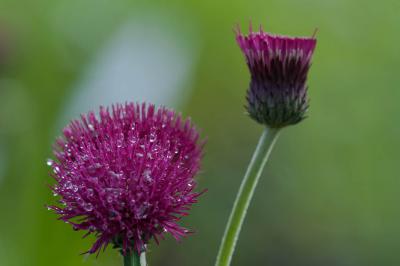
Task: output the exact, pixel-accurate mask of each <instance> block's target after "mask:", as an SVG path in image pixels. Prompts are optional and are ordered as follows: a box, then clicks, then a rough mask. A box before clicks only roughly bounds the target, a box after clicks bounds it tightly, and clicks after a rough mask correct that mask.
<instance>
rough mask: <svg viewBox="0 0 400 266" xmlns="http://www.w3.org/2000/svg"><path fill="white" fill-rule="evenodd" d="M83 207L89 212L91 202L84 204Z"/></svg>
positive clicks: (91, 209)
mask: <svg viewBox="0 0 400 266" xmlns="http://www.w3.org/2000/svg"><path fill="white" fill-rule="evenodd" d="M84 209H85V211H88V212H91V211H93V205H92V204H91V203H87V204H86V205H85V206H84Z"/></svg>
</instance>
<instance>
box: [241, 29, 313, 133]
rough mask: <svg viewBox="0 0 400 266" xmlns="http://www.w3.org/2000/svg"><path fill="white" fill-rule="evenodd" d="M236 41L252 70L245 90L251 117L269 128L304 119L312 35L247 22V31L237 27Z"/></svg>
mask: <svg viewBox="0 0 400 266" xmlns="http://www.w3.org/2000/svg"><path fill="white" fill-rule="evenodd" d="M314 35H315V34H314ZM236 41H237V43H238V44H239V46H240V48H241V50H242V52H243V53H244V55H245V57H246V61H247V66H248V68H249V70H250V74H251V81H250V88H249V89H248V91H247V111H248V113H249V114H250V117H251V118H253V119H254V120H256V121H257V122H258V123H261V124H264V125H267V126H268V127H271V128H282V127H285V126H288V125H294V124H297V123H298V122H300V121H301V120H303V119H304V118H305V113H306V111H307V109H308V102H309V100H308V96H307V74H308V70H309V69H310V66H311V59H312V55H313V53H314V49H315V46H316V43H317V40H316V39H315V37H314V36H312V37H288V36H283V35H273V34H270V33H267V32H264V31H263V30H262V28H261V27H260V31H258V32H253V31H252V28H251V25H250V33H249V34H248V35H244V34H242V33H241V32H240V29H239V28H237V30H236Z"/></svg>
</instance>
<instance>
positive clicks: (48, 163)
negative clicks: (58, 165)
mask: <svg viewBox="0 0 400 266" xmlns="http://www.w3.org/2000/svg"><path fill="white" fill-rule="evenodd" d="M53 163H54V162H53V160H51V159H48V160H47V161H46V164H47V165H48V166H52V165H53Z"/></svg>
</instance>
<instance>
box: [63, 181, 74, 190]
mask: <svg viewBox="0 0 400 266" xmlns="http://www.w3.org/2000/svg"><path fill="white" fill-rule="evenodd" d="M72 186H73V185H72V183H71V181H67V182H66V183H65V185H64V187H65V188H66V189H72Z"/></svg>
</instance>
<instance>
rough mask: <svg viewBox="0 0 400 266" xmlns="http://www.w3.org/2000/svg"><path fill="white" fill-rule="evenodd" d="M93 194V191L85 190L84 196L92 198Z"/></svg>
mask: <svg viewBox="0 0 400 266" xmlns="http://www.w3.org/2000/svg"><path fill="white" fill-rule="evenodd" d="M93 194H94V191H93V189H91V188H88V189H87V190H86V196H88V197H91V196H93Z"/></svg>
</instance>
